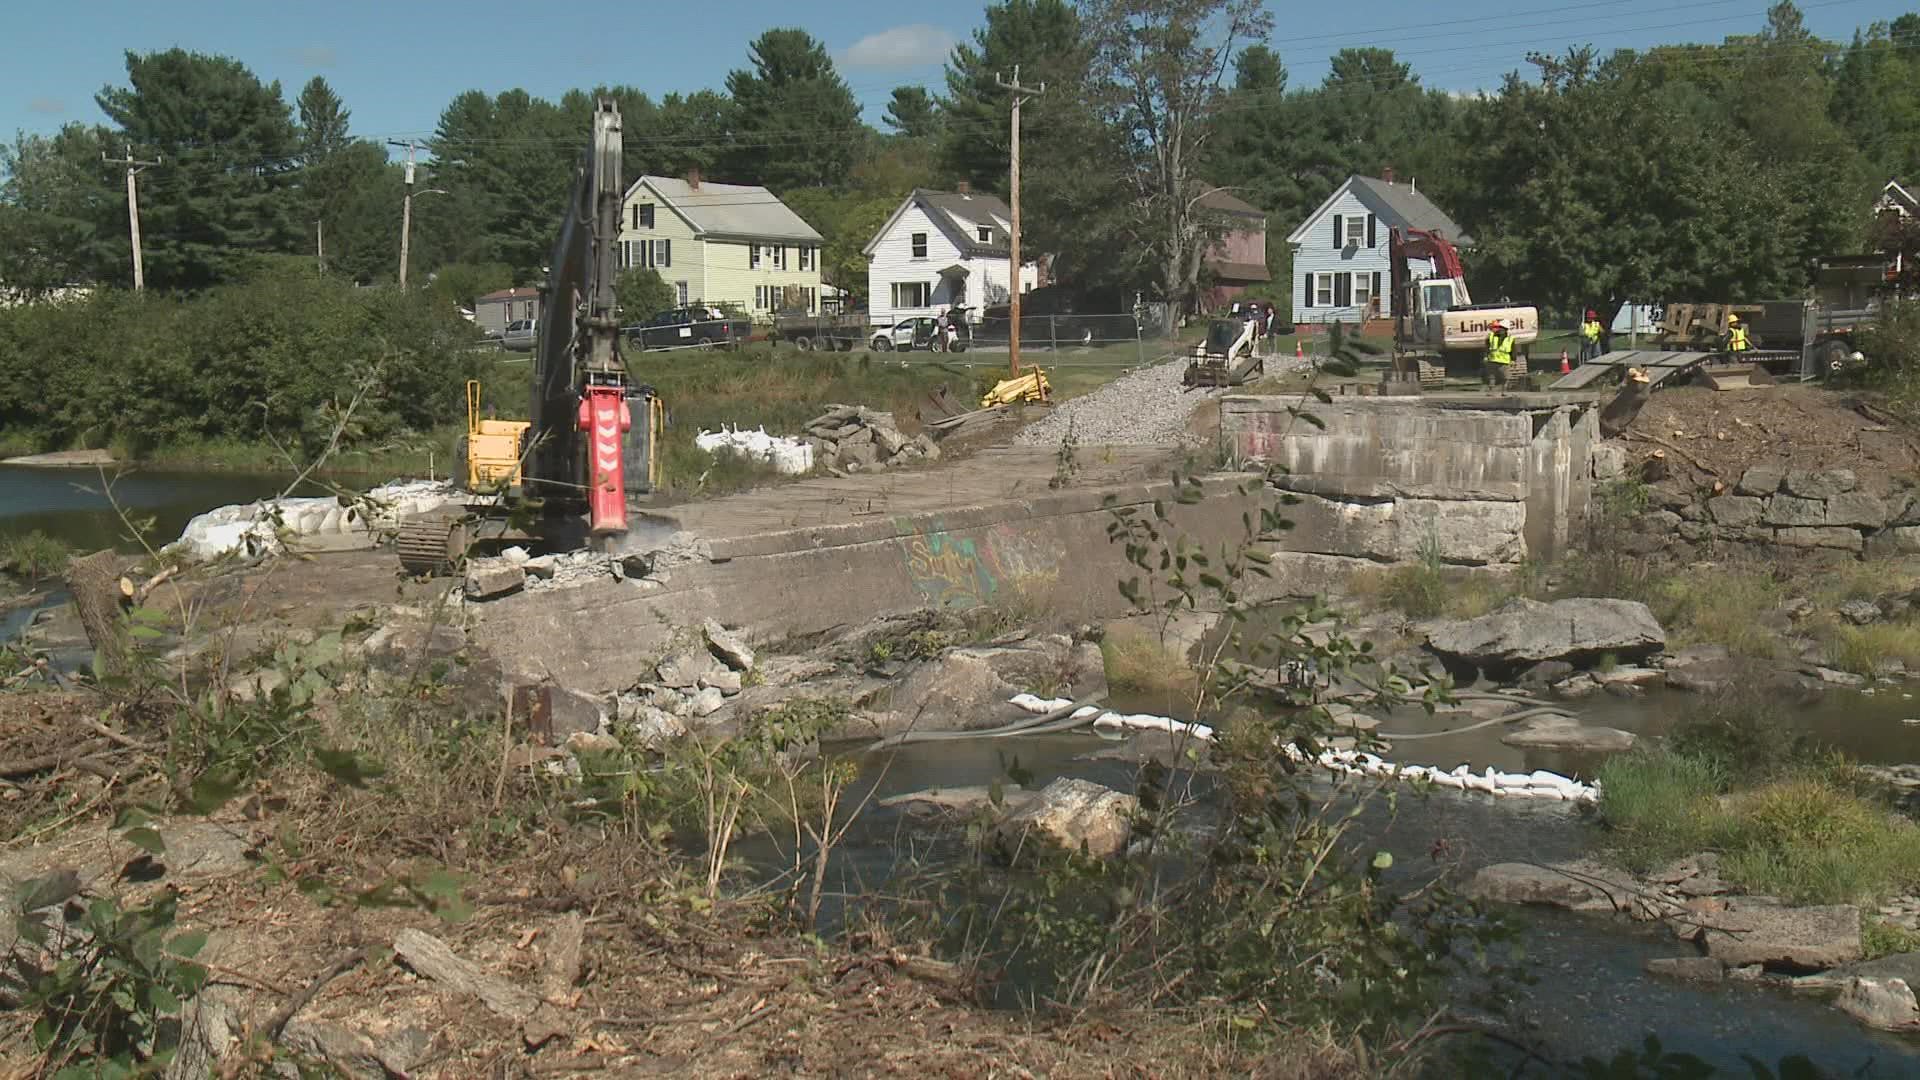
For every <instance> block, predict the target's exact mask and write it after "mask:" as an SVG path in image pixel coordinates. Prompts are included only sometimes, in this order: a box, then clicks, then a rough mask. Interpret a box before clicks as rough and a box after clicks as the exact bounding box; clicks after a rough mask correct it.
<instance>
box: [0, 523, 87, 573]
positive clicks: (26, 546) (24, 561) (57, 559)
mask: <svg viewBox="0 0 1920 1080" xmlns="http://www.w3.org/2000/svg"><path fill="white" fill-rule="evenodd" d="M72 551H73V549H72V548H71V547H69V546H68V545H67V543H66V542H65V541H63V540H60V539H58V538H57V537H52V536H48V535H47V534H46V533H43V532H41V531H40V530H39V529H35V530H33V531H32V532H28V533H23V534H21V535H19V536H6V537H0V571H5V572H6V573H9V574H12V575H13V576H14V577H17V578H20V579H21V580H23V581H25V582H26V583H27V584H29V585H37V584H39V583H40V582H41V581H42V580H43V579H46V578H49V577H52V576H54V575H55V574H57V573H59V571H60V568H61V567H63V566H65V565H66V562H67V556H68V555H69V554H71V553H72Z"/></svg>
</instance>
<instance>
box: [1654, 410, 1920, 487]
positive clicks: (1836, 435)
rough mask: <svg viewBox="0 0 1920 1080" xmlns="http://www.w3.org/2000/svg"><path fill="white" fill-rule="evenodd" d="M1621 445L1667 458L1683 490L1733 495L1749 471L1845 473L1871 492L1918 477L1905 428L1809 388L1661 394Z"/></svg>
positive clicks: (1918, 455) (1919, 457)
mask: <svg viewBox="0 0 1920 1080" xmlns="http://www.w3.org/2000/svg"><path fill="white" fill-rule="evenodd" d="M1622 438H1623V440H1624V441H1626V442H1627V443H1629V444H1630V445H1632V446H1633V447H1634V449H1635V450H1638V451H1645V452H1652V451H1655V450H1665V451H1667V454H1666V460H1667V468H1668V475H1669V476H1670V477H1671V478H1672V479H1673V480H1675V481H1678V482H1681V483H1684V484H1686V485H1688V486H1690V487H1710V486H1711V485H1712V484H1713V482H1714V481H1715V480H1719V481H1720V482H1721V483H1723V484H1725V485H1727V486H1728V487H1732V486H1733V485H1734V484H1736V483H1737V482H1738V481H1739V480H1740V477H1741V476H1743V475H1744V474H1745V473H1746V471H1747V470H1748V469H1751V468H1753V467H1754V466H1756V465H1777V466H1780V467H1782V468H1792V469H1808V470H1822V469H1852V470H1853V471H1854V472H1855V473H1857V474H1858V475H1859V476H1860V477H1861V480H1862V483H1863V485H1864V484H1867V483H1869V482H1871V483H1872V484H1873V485H1874V486H1875V487H1876V488H1879V487H1881V486H1882V485H1886V486H1893V485H1895V484H1897V483H1898V482H1899V481H1901V480H1903V479H1911V478H1913V477H1914V476H1915V474H1916V471H1920V440H1916V437H1915V432H1914V431H1913V430H1912V429H1911V428H1908V427H1907V426H1905V425H1902V424H1900V423H1899V422H1898V421H1897V420H1896V419H1895V418H1894V417H1891V416H1889V415H1887V414H1886V413H1885V412H1883V411H1881V410H1879V409H1877V408H1875V407H1873V406H1872V405H1871V404H1869V403H1867V402H1865V401H1863V400H1861V399H1859V398H1855V397H1851V396H1848V395H1844V394H1839V393H1834V392H1832V391H1827V390H1822V389H1818V388H1815V387H1809V386H1774V387H1768V388H1764V389H1756V390H1749V391H1730V392H1726V393H1721V392H1718V391H1714V390H1708V389H1706V388H1705V387H1697V386H1684V387H1675V388H1674V389H1671V390H1662V391H1660V392H1658V393H1656V394H1654V395H1653V398H1652V400H1650V401H1648V402H1647V405H1646V407H1645V408H1644V409H1643V410H1642V411H1641V413H1640V415H1639V416H1638V417H1637V418H1636V419H1635V420H1634V422H1633V425H1632V426H1631V427H1630V428H1628V429H1627V432H1626V434H1625V435H1624V436H1622ZM1869 478H1872V479H1871V481H1870V480H1869Z"/></svg>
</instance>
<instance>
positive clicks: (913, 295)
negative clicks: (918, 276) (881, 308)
mask: <svg viewBox="0 0 1920 1080" xmlns="http://www.w3.org/2000/svg"><path fill="white" fill-rule="evenodd" d="M932 303H933V286H931V285H929V284H927V283H926V282H924V281H896V282H894V283H893V306H894V307H897V308H923V307H927V306H929V305H931V304H932Z"/></svg>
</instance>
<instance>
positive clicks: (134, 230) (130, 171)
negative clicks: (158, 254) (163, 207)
mask: <svg viewBox="0 0 1920 1080" xmlns="http://www.w3.org/2000/svg"><path fill="white" fill-rule="evenodd" d="M100 160H101V161H104V162H106V163H107V164H109V165H125V166H126V167H127V234H128V235H129V236H130V237H132V239H133V288H134V291H135V292H139V291H140V290H142V289H145V288H146V287H147V274H146V268H145V267H144V266H142V265H141V263H140V189H139V185H138V184H136V183H134V179H133V178H134V177H136V176H139V175H140V171H141V170H142V169H147V168H152V167H153V166H156V165H158V164H160V159H159V158H155V159H153V160H152V161H135V160H134V157H133V146H132V144H128V146H127V156H126V157H124V158H117V159H116V158H109V157H108V156H107V152H106V151H105V150H102V151H100Z"/></svg>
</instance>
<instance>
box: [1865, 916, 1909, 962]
mask: <svg viewBox="0 0 1920 1080" xmlns="http://www.w3.org/2000/svg"><path fill="white" fill-rule="evenodd" d="M1860 949H1861V951H1862V952H1864V953H1865V954H1866V958H1867V959H1868V960H1877V959H1879V958H1880V957H1882V956H1896V955H1898V954H1900V953H1910V952H1920V934H1916V933H1914V932H1913V931H1911V930H1909V929H1907V928H1906V927H1904V926H1901V925H1899V924H1898V923H1890V922H1887V921H1886V920H1885V919H1874V918H1863V919H1861V920H1860Z"/></svg>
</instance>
